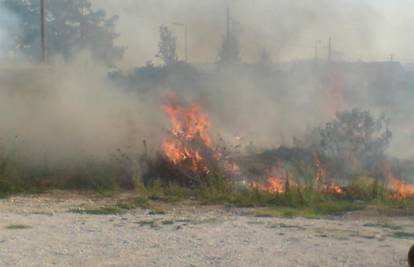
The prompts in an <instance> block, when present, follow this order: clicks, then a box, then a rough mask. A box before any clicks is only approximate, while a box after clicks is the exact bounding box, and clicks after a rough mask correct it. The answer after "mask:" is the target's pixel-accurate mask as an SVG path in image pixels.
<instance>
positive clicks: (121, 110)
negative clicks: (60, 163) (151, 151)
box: [0, 53, 163, 161]
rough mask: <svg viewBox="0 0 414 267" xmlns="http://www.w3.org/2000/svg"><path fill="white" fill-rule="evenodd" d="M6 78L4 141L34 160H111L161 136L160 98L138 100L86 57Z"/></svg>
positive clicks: (0, 101) (0, 112)
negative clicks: (112, 81) (87, 158)
mask: <svg viewBox="0 0 414 267" xmlns="http://www.w3.org/2000/svg"><path fill="white" fill-rule="evenodd" d="M0 80H1V81H2V88H1V89H2V90H1V92H0V121H1V124H0V136H1V138H2V140H1V141H2V143H5V144H10V143H13V144H14V146H15V148H16V149H17V150H18V151H20V152H22V151H23V152H25V153H29V154H30V155H29V156H30V157H32V158H33V159H34V158H39V157H40V158H42V160H44V159H43V157H47V159H48V160H52V161H53V160H54V159H58V160H70V159H78V160H79V159H81V158H85V157H97V158H105V157H108V156H109V155H111V154H113V153H115V152H116V151H117V150H118V149H121V150H122V151H126V150H128V149H130V150H133V149H135V150H136V152H138V150H139V149H141V144H142V140H144V139H147V140H148V142H156V143H159V141H158V142H157V140H159V138H161V135H160V134H159V133H160V130H161V129H162V125H163V124H162V122H163V117H162V112H161V111H160V109H159V104H158V103H159V97H158V96H157V94H156V93H155V92H151V94H142V95H140V96H137V95H136V94H134V93H126V92H124V91H121V90H119V88H116V87H114V86H112V84H111V82H110V81H109V80H108V78H107V70H106V69H105V68H101V67H99V66H97V65H96V64H95V62H93V61H92V60H90V57H89V56H88V55H87V54H86V53H82V54H80V55H79V56H78V57H76V58H74V59H72V60H71V61H70V62H64V61H63V60H59V59H56V60H55V61H54V63H52V64H51V66H47V67H45V66H44V67H39V66H32V67H30V66H24V67H20V68H17V69H13V70H12V71H10V72H9V73H4V72H3V73H2V75H1V79H0Z"/></svg>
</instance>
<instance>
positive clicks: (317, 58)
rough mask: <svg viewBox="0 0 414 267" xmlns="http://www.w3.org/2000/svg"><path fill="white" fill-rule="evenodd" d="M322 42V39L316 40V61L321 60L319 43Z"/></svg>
mask: <svg viewBox="0 0 414 267" xmlns="http://www.w3.org/2000/svg"><path fill="white" fill-rule="evenodd" d="M320 44H321V40H316V41H315V62H318V60H319V45H320Z"/></svg>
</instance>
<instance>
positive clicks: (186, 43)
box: [173, 22, 188, 63]
mask: <svg viewBox="0 0 414 267" xmlns="http://www.w3.org/2000/svg"><path fill="white" fill-rule="evenodd" d="M173 25H175V26H178V27H183V28H184V39H185V40H184V43H185V46H184V55H185V62H187V63H188V26H187V24H186V23H182V22H174V23H173Z"/></svg>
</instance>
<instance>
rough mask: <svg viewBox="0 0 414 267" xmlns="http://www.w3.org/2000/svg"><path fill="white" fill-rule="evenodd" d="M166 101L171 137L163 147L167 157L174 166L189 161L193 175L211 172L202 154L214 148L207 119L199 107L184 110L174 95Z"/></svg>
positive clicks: (195, 104) (170, 95)
mask: <svg viewBox="0 0 414 267" xmlns="http://www.w3.org/2000/svg"><path fill="white" fill-rule="evenodd" d="M166 99H167V101H165V103H164V111H165V113H166V114H167V116H168V118H169V120H170V124H171V128H170V133H171V135H172V136H171V137H170V138H168V139H166V140H165V141H164V142H163V144H162V149H163V152H164V154H165V155H166V156H167V158H168V159H169V160H170V161H171V162H172V163H173V164H174V165H177V164H179V163H181V162H183V161H187V160H188V161H191V163H192V169H193V171H203V172H208V168H207V167H206V166H205V164H203V160H204V157H203V150H205V149H210V148H211V145H212V141H211V137H210V134H209V129H210V121H209V119H208V117H207V115H206V114H205V113H204V112H203V111H202V109H201V107H200V105H199V104H197V103H194V104H192V105H191V106H190V108H189V109H185V108H183V107H182V106H181V105H179V104H178V103H177V101H176V100H175V95H173V94H172V93H167V94H166Z"/></svg>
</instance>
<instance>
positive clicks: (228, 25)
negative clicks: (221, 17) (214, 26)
mask: <svg viewBox="0 0 414 267" xmlns="http://www.w3.org/2000/svg"><path fill="white" fill-rule="evenodd" d="M226 17H227V22H226V28H227V31H226V33H227V40H230V21H231V18H230V8H229V7H228V8H227V16H226Z"/></svg>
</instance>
